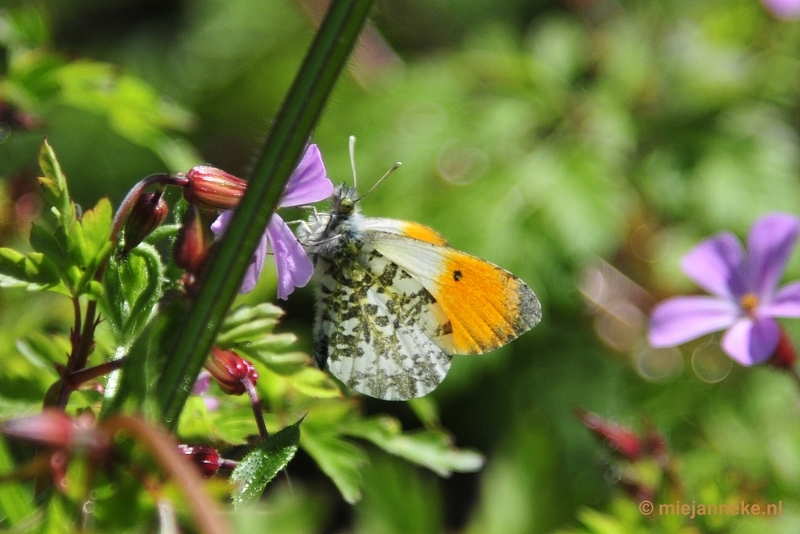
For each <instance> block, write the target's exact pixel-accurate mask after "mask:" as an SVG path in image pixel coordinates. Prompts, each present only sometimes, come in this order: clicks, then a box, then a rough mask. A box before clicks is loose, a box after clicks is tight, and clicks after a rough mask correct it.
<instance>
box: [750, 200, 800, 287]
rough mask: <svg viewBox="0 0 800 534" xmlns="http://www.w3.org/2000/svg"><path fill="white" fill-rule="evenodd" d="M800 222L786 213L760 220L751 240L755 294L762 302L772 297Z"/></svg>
mask: <svg viewBox="0 0 800 534" xmlns="http://www.w3.org/2000/svg"><path fill="white" fill-rule="evenodd" d="M798 231H800V222H798V220H797V218H796V217H793V216H792V215H787V214H785V213H774V214H771V215H767V216H765V217H762V218H760V219H759V220H757V221H756V223H755V224H754V225H753V228H752V229H751V230H750V236H749V237H748V239H747V252H748V257H749V260H748V265H749V270H750V273H749V274H750V276H751V290H752V291H754V292H755V293H756V295H758V296H759V297H760V298H761V299H762V300H766V299H768V298H769V297H771V295H772V293H773V292H774V291H775V286H776V285H777V284H778V282H779V281H780V279H781V275H782V274H783V270H784V269H785V268H786V262H787V261H789V256H791V254H792V251H793V250H794V247H795V245H796V244H797V233H798Z"/></svg>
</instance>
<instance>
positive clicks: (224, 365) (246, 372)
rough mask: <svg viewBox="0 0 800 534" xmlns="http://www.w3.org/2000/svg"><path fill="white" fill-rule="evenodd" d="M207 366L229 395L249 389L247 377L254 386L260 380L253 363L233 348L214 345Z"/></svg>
mask: <svg viewBox="0 0 800 534" xmlns="http://www.w3.org/2000/svg"><path fill="white" fill-rule="evenodd" d="M205 367H206V369H208V372H209V373H211V376H213V377H214V379H215V380H216V381H217V382H218V383H219V386H220V388H222V391H224V392H225V393H227V394H228V395H241V394H242V393H244V392H245V391H247V387H246V386H245V384H244V381H245V379H247V380H249V381H250V383H251V384H252V385H254V386H255V385H256V381H257V380H258V372H256V368H255V367H254V366H253V364H252V363H250V362H248V361H247V360H245V359H244V358H242V357H241V356H239V355H238V354H236V353H235V352H233V351H232V350H223V349H220V348H219V347H212V348H211V354H210V355H209V357H208V359H207V360H206V364H205Z"/></svg>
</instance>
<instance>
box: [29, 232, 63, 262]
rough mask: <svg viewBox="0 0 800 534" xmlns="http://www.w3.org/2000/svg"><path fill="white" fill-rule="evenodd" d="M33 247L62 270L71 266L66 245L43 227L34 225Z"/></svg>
mask: <svg viewBox="0 0 800 534" xmlns="http://www.w3.org/2000/svg"><path fill="white" fill-rule="evenodd" d="M30 239H31V247H33V250H35V251H36V252H41V253H42V254H44V255H45V256H47V258H48V259H49V260H50V261H52V262H53V263H54V264H55V265H56V266H57V267H59V268H60V269H62V270H65V271H66V269H68V268H69V267H70V266H71V263H70V262H69V260H68V258H67V247H66V243H63V242H61V241H60V240H59V239H58V237H56V235H55V234H53V233H51V232H50V231H48V230H46V229H45V228H44V227H43V226H39V225H38V224H34V225H33V226H32V227H31V237H30Z"/></svg>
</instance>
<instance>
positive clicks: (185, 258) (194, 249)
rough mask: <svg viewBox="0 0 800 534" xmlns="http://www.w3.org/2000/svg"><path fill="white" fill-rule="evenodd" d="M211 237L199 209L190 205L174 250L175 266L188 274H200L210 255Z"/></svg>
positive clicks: (184, 216)
mask: <svg viewBox="0 0 800 534" xmlns="http://www.w3.org/2000/svg"><path fill="white" fill-rule="evenodd" d="M209 237H210V236H209V235H208V232H206V226H205V224H203V219H202V217H200V213H199V212H198V210H197V208H195V207H194V206H192V205H189V207H188V208H187V209H186V213H185V214H184V215H183V221H181V228H180V230H178V236H177V237H176V239H175V244H174V246H173V248H172V256H173V258H174V259H175V264H176V265H177V266H178V267H180V268H181V269H184V270H186V271H187V272H190V273H192V274H199V273H200V269H201V267H202V265H203V261H204V260H205V259H206V256H207V255H208V249H209V241H210V240H209Z"/></svg>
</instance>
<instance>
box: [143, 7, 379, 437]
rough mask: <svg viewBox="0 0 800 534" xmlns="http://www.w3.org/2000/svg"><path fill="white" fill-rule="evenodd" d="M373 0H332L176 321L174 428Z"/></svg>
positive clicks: (166, 402) (170, 403)
mask: <svg viewBox="0 0 800 534" xmlns="http://www.w3.org/2000/svg"><path fill="white" fill-rule="evenodd" d="M373 2H374V0H334V1H333V2H332V3H331V6H330V9H329V11H328V14H327V15H326V17H325V20H324V21H323V22H322V25H321V26H320V29H319V31H318V32H317V36H316V38H315V39H314V42H313V43H312V45H311V47H310V49H309V51H308V54H307V55H306V58H305V60H304V61H303V65H302V66H301V68H300V71H299V72H298V74H297V77H296V78H295V81H294V83H293V84H292V87H291V89H290V90H289V93H288V94H287V96H286V100H285V101H284V103H283V105H282V107H281V110H280V112H279V114H278V116H277V118H276V119H275V122H274V124H273V127H272V129H271V130H270V133H269V136H268V137H267V139H266V141H265V144H264V148H263V150H262V151H261V154H260V157H259V159H258V163H257V164H256V168H255V172H254V175H253V177H252V179H251V180H250V181H249V182H248V186H247V191H246V192H245V194H244V196H243V197H242V199H241V201H240V203H239V205H238V206H237V208H236V210H235V212H234V214H233V218H232V221H231V223H230V225H228V228H227V230H226V231H225V235H224V236H223V238H222V240H221V241H220V242H219V244H218V246H217V247H215V248H216V250H215V252H214V253H213V256H212V257H211V258H210V261H209V266H208V270H207V271H206V272H205V274H204V276H203V278H202V280H201V283H200V287H199V289H198V291H197V295H196V298H195V300H194V301H193V303H192V306H191V308H190V309H189V313H188V314H187V315H186V316H185V317H175V318H172V325H171V326H170V328H168V329H167V332H175V335H174V336H173V338H172V339H171V340H170V342H169V344H168V345H167V346H166V347H165V351H164V352H165V353H167V354H169V355H170V358H169V360H168V361H167V362H166V363H165V365H164V368H163V371H162V372H161V373H160V377H159V381H158V384H157V385H156V392H155V394H156V402H157V405H158V407H159V408H160V411H161V420H162V421H163V422H164V423H165V424H166V425H167V426H169V427H171V428H174V426H175V425H176V424H177V421H178V415H179V414H180V412H181V410H182V409H183V405H184V403H185V402H186V399H187V398H188V396H189V392H190V390H191V382H192V378H193V377H195V376H197V374H198V372H199V371H200V368H201V367H202V365H203V362H204V360H205V358H206V356H207V355H208V352H209V350H210V349H211V346H212V344H213V342H214V339H215V337H216V335H217V331H218V330H219V327H220V325H221V323H222V320H223V318H224V316H225V313H226V312H227V310H228V308H229V307H230V305H231V302H232V301H233V299H234V297H235V296H236V293H237V291H238V289H239V286H240V285H241V281H242V278H243V277H244V272H245V269H246V268H247V265H248V264H249V263H250V260H251V258H252V257H253V253H254V252H255V250H256V245H257V244H258V241H259V240H260V238H261V235H262V234H263V232H264V229H265V228H266V226H267V222H268V221H269V218H270V217H271V215H272V213H273V212H274V211H275V208H276V206H277V204H278V200H279V198H280V195H281V193H282V191H283V188H284V186H285V184H286V182H287V181H288V179H289V176H290V174H291V172H292V170H294V168H295V166H296V165H297V162H298V161H299V160H300V156H301V154H302V152H303V150H304V149H305V145H306V143H307V140H308V138H309V136H310V135H311V131H312V129H313V127H314V125H315V124H316V122H317V119H318V117H319V115H320V113H321V112H322V108H323V106H324V104H325V102H326V101H327V99H328V97H329V96H330V94H331V91H332V89H333V85H334V83H335V82H336V79H337V78H338V76H339V74H340V73H341V71H342V69H343V68H344V66H345V64H346V61H347V58H348V57H349V55H350V51H351V50H352V48H353V46H354V44H355V42H356V40H357V38H358V35H359V34H360V32H361V28H362V27H363V25H364V23H365V22H366V19H367V14H368V13H369V10H370V8H371V7H372V4H373Z"/></svg>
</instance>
